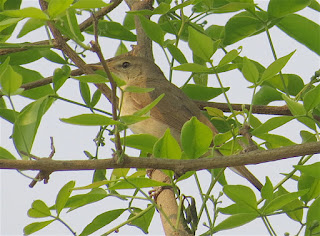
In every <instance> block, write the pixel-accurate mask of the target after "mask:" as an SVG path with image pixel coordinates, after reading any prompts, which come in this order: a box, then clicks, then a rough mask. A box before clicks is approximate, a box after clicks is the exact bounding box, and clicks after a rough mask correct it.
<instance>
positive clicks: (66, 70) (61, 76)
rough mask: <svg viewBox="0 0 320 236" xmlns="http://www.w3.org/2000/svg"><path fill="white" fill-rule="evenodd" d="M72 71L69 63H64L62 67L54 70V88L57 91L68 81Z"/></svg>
mask: <svg viewBox="0 0 320 236" xmlns="http://www.w3.org/2000/svg"><path fill="white" fill-rule="evenodd" d="M70 73H71V69H70V67H69V66H67V65H63V66H62V68H61V69H60V68H57V69H55V70H54V72H53V79H52V82H53V88H54V91H55V92H57V91H58V90H59V89H60V88H61V86H62V85H63V84H64V83H65V82H66V80H67V79H68V78H69V76H70Z"/></svg>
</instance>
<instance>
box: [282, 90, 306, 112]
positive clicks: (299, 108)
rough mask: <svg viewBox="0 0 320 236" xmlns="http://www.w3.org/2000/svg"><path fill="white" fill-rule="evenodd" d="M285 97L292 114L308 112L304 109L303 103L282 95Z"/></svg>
mask: <svg viewBox="0 0 320 236" xmlns="http://www.w3.org/2000/svg"><path fill="white" fill-rule="evenodd" d="M282 97H283V99H284V100H285V101H286V103H287V105H288V107H289V109H290V111H291V113H292V115H294V116H303V115H305V114H306V110H305V109H304V107H303V105H302V104H301V103H298V102H296V101H294V100H293V99H291V98H289V97H288V96H286V95H284V94H283V95H282Z"/></svg>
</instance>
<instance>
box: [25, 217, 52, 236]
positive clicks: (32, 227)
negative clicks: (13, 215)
mask: <svg viewBox="0 0 320 236" xmlns="http://www.w3.org/2000/svg"><path fill="white" fill-rule="evenodd" d="M53 221H55V220H48V221H42V222H35V223H31V224H29V225H27V226H26V227H24V228H23V233H24V234H25V235H30V234H33V233H34V232H37V231H39V230H40V229H43V228H44V227H46V226H47V225H49V224H50V223H51V222H53Z"/></svg>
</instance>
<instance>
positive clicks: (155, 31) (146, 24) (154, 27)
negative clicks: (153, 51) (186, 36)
mask: <svg viewBox="0 0 320 236" xmlns="http://www.w3.org/2000/svg"><path fill="white" fill-rule="evenodd" d="M139 19H140V22H141V25H142V28H143V29H144V31H145V33H146V35H147V36H148V37H149V38H150V39H151V40H152V41H155V42H156V43H158V44H159V45H160V46H163V43H164V32H163V31H162V29H161V27H160V25H159V24H157V23H155V22H153V21H151V20H148V19H147V18H145V17H144V16H139Z"/></svg>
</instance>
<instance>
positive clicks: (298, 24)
mask: <svg viewBox="0 0 320 236" xmlns="http://www.w3.org/2000/svg"><path fill="white" fill-rule="evenodd" d="M277 26H278V27H279V28H280V29H281V30H282V31H284V32H285V33H286V34H287V35H289V36H290V37H292V38H294V39H295V40H297V41H298V42H300V43H301V44H303V45H305V46H306V47H308V48H309V49H310V50H312V51H313V52H315V53H317V54H318V55H320V44H319V35H320V26H319V25H318V24H317V23H315V22H313V21H311V20H309V19H307V18H305V17H303V16H300V15H296V14H292V15H288V16H286V17H284V18H283V19H282V20H281V21H280V22H279V23H278V24H277Z"/></svg>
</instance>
